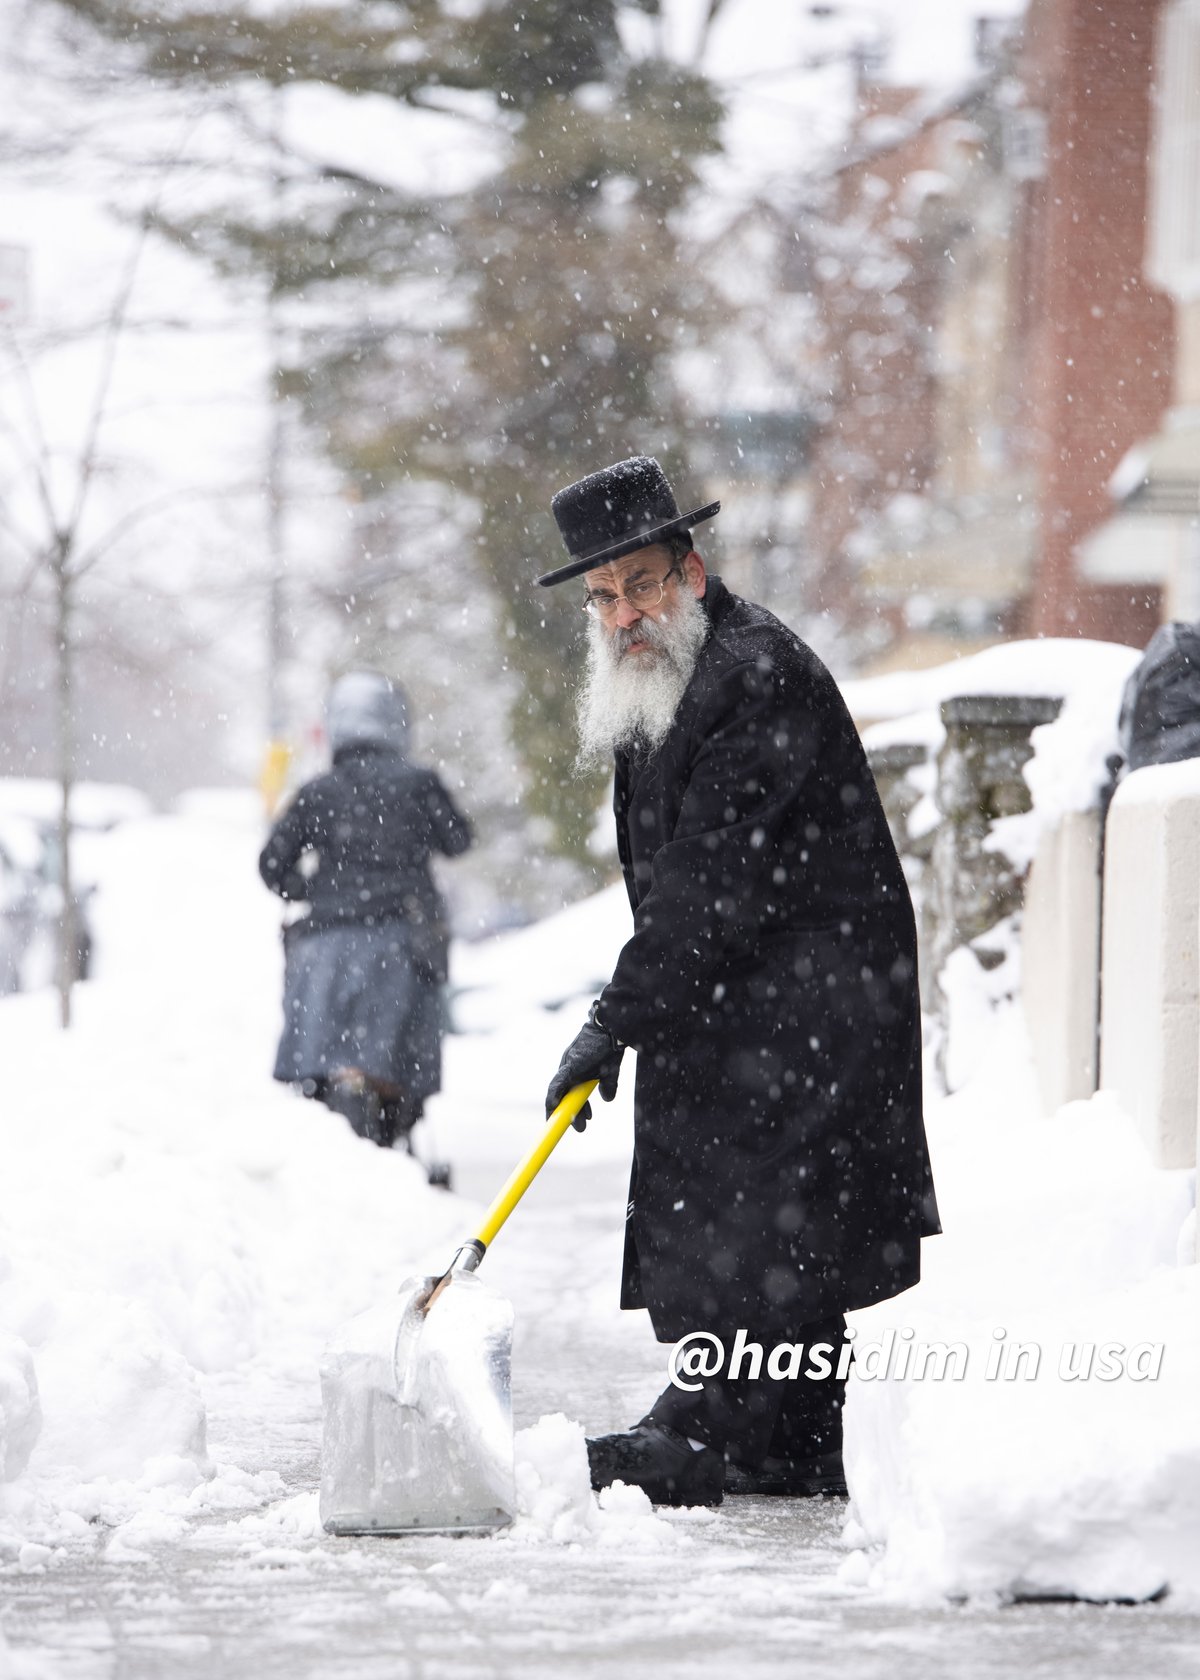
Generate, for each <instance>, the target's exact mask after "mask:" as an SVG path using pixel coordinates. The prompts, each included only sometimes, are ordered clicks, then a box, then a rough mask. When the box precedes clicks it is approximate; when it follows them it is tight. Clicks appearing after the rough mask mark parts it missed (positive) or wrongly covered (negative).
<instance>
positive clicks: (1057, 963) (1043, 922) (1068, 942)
mask: <svg viewBox="0 0 1200 1680" xmlns="http://www.w3.org/2000/svg"><path fill="white" fill-rule="evenodd" d="M1099 969H1100V818H1099V814H1098V813H1097V812H1095V811H1072V812H1069V813H1068V814H1067V815H1066V817H1065V818H1064V820H1063V821H1062V822H1061V823H1059V824H1058V825H1057V826H1056V827H1054V828H1053V829H1051V830H1049V831H1048V832H1047V833H1045V834H1043V835H1042V838H1041V840H1040V841H1039V843H1038V849H1037V855H1036V856H1035V858H1034V860H1033V867H1032V868H1031V870H1030V872H1029V880H1028V882H1027V884H1026V888H1025V910H1024V914H1023V917H1022V922H1021V1003H1022V1006H1023V1008H1024V1011H1025V1019H1026V1022H1027V1025H1028V1028H1029V1039H1030V1043H1031V1045H1032V1049H1033V1061H1034V1069H1035V1071H1036V1073H1037V1080H1038V1089H1039V1090H1040V1092H1041V1096H1042V1102H1043V1104H1044V1107H1045V1111H1046V1113H1047V1114H1053V1113H1054V1112H1055V1110H1056V1109H1058V1108H1061V1107H1062V1105H1063V1103H1067V1102H1076V1101H1079V1100H1081V1099H1085V1098H1087V1097H1090V1096H1091V1095H1092V1093H1093V1091H1095V1089H1096V1074H1097V1068H1096V1062H1097V1047H1096V1025H1097V1019H1096V1018H1097V1012H1098V1003H1099Z"/></svg>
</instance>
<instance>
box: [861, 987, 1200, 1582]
mask: <svg viewBox="0 0 1200 1680" xmlns="http://www.w3.org/2000/svg"><path fill="white" fill-rule="evenodd" d="M1022 1065H1023V1059H1022V1055H1021V1044H1020V1035H1019V1022H1018V1020H1017V1017H1016V1011H1015V1010H1014V1009H1012V1008H1009V1009H1006V1010H1003V1011H1001V1016H1000V1018H999V1020H998V1022H997V1030H996V1035H995V1039H994V1044H993V1055H992V1057H991V1059H990V1060H989V1061H988V1063H987V1064H986V1065H985V1066H983V1067H981V1068H980V1070H979V1072H978V1073H977V1075H976V1077H975V1079H974V1080H973V1081H972V1082H971V1084H970V1085H969V1086H968V1087H966V1088H965V1089H964V1090H962V1091H959V1092H958V1093H956V1095H955V1096H953V1097H951V1098H948V1099H946V1100H945V1101H944V1102H943V1103H941V1104H940V1105H939V1106H938V1107H937V1108H936V1109H935V1110H934V1112H933V1113H932V1114H931V1116H930V1143H931V1148H932V1151H933V1157H934V1173H935V1178H936V1181H937V1187H938V1195H939V1200H940V1203H941V1210H942V1220H943V1225H944V1227H945V1233H944V1235H942V1236H941V1237H938V1238H936V1239H933V1240H931V1241H929V1242H927V1243H926V1244H925V1245H924V1254H923V1270H924V1275H923V1278H922V1281H921V1283H920V1284H919V1285H917V1287H916V1288H914V1289H912V1290H909V1291H908V1292H907V1293H906V1294H904V1295H902V1296H899V1297H898V1298H897V1299H895V1300H894V1301H889V1302H885V1303H883V1304H881V1305H880V1306H878V1307H875V1308H872V1309H871V1310H870V1311H869V1312H864V1313H859V1314H855V1315H854V1324H855V1328H856V1331H857V1346H858V1348H859V1349H860V1350H862V1349H864V1348H865V1347H867V1346H869V1345H871V1344H873V1343H881V1344H882V1345H883V1348H884V1350H885V1354H886V1349H887V1347H888V1346H889V1345H890V1347H891V1349H892V1360H891V1363H890V1367H888V1369H889V1370H890V1375H888V1376H886V1377H885V1378H884V1380H870V1381H868V1380H856V1381H854V1382H852V1383H851V1386H850V1392H849V1396H848V1401H847V1409H846V1465H847V1475H848V1479H849V1485H850V1490H851V1495H852V1499H853V1508H852V1521H851V1524H850V1527H849V1530H848V1533H849V1536H850V1538H851V1539H852V1540H853V1541H855V1542H856V1543H861V1544H862V1545H864V1546H865V1547H867V1548H868V1551H867V1559H868V1562H869V1567H864V1565H863V1560H862V1558H861V1557H855V1558H853V1559H852V1560H850V1561H849V1563H848V1565H847V1579H848V1580H855V1581H859V1582H860V1583H861V1582H863V1581H865V1582H868V1583H869V1584H871V1585H873V1586H875V1587H877V1588H879V1589H881V1590H883V1591H885V1592H886V1593H888V1594H889V1595H891V1596H893V1597H897V1598H903V1599H905V1600H914V1599H915V1600H918V1601H921V1600H925V1601H929V1600H935V1599H938V1598H941V1597H943V1596H947V1595H948V1596H952V1597H959V1596H978V1595H1000V1596H1002V1597H1021V1596H1044V1595H1050V1596H1058V1595H1068V1596H1077V1597H1080V1598H1091V1599H1144V1598H1148V1597H1152V1596H1154V1595H1155V1594H1157V1593H1158V1592H1160V1591H1162V1590H1163V1589H1164V1588H1166V1587H1169V1588H1170V1589H1171V1590H1172V1591H1174V1592H1182V1593H1185V1594H1188V1595H1192V1594H1196V1595H1200V1503H1198V1501H1197V1493H1198V1491H1200V1332H1198V1328H1197V1327H1198V1324H1200V1269H1198V1268H1197V1267H1196V1266H1195V1265H1186V1264H1183V1265H1181V1264H1178V1261H1179V1258H1180V1253H1181V1244H1180V1241H1179V1239H1180V1233H1181V1230H1182V1229H1183V1228H1184V1226H1185V1223H1186V1222H1187V1221H1188V1220H1189V1216H1190V1211H1191V1208H1192V1203H1193V1199H1194V1186H1193V1175H1192V1174H1191V1173H1186V1172H1161V1171H1158V1170H1156V1169H1155V1168H1154V1167H1152V1166H1151V1164H1150V1161H1149V1158H1148V1156H1147V1155H1146V1152H1145V1150H1144V1148H1143V1146H1142V1144H1141V1142H1140V1140H1139V1138H1138V1137H1137V1134H1136V1132H1135V1129H1134V1127H1133V1125H1132V1122H1131V1121H1130V1120H1129V1119H1128V1118H1127V1117H1126V1116H1125V1115H1123V1114H1122V1113H1121V1112H1120V1110H1119V1109H1118V1108H1117V1106H1116V1104H1115V1103H1114V1102H1113V1100H1112V1099H1111V1098H1110V1097H1107V1096H1105V1095H1100V1096H1097V1097H1095V1098H1093V1099H1092V1100H1091V1101H1090V1102H1088V1103H1075V1104H1071V1105H1069V1106H1068V1107H1067V1108H1064V1109H1063V1110H1062V1111H1061V1112H1060V1113H1059V1114H1058V1115H1056V1116H1055V1117H1054V1118H1053V1119H1050V1120H1042V1119H1038V1118H1036V1110H1032V1111H1030V1110H1028V1109H1026V1110H1024V1111H1023V1110H1022V1107H1021V1104H1020V1084H1019V1082H1018V1080H1017V1079H1014V1078H1013V1077H1012V1073H1011V1071H1007V1070H1012V1069H1016V1070H1017V1072H1018V1074H1019V1073H1020V1070H1021V1068H1022ZM1030 1112H1032V1113H1033V1114H1034V1116H1035V1117H1034V1118H1027V1117H1026V1115H1028V1114H1029V1113H1030ZM1190 1253H1191V1251H1190V1250H1189V1251H1188V1254H1187V1256H1186V1257H1188V1258H1190ZM889 1332H890V1341H889ZM906 1344H907V1347H908V1355H907V1365H908V1369H907V1371H906V1373H905V1374H904V1375H903V1376H901V1375H899V1374H898V1372H899V1371H901V1370H904V1364H899V1365H898V1363H897V1362H898V1361H900V1360H901V1359H902V1355H901V1351H900V1350H901V1348H902V1347H904V1346H905V1345H906ZM1024 1344H1029V1345H1030V1347H1031V1348H1036V1349H1037V1350H1038V1352H1037V1368H1036V1373H1032V1372H1031V1366H1032V1364H1033V1360H1034V1354H1033V1353H1032V1351H1031V1352H1028V1353H1024V1354H1019V1353H1016V1352H1015V1351H1014V1350H1015V1349H1016V1348H1017V1347H1018V1346H1019V1345H1024ZM1106 1344H1108V1346H1109V1352H1108V1354H1107V1355H1104V1354H1103V1349H1104V1347H1105V1345H1106ZM954 1347H957V1348H959V1349H961V1353H960V1354H955V1355H951V1354H950V1353H949V1352H946V1353H945V1354H944V1355H939V1354H938V1352H937V1350H938V1349H947V1350H948V1349H951V1348H954ZM921 1349H925V1350H931V1351H927V1352H926V1353H925V1354H923V1355H918V1350H921ZM1089 1349H1090V1351H1089ZM876 1357H880V1356H878V1355H877V1356H876ZM920 1360H923V1361H925V1363H924V1374H923V1375H922V1374H920V1372H921V1370H922V1365H921V1363H919V1361H920ZM939 1364H940V1368H941V1371H942V1374H941V1376H940V1377H939V1375H938V1371H939ZM1073 1372H1076V1373H1079V1374H1076V1375H1072V1373H1073ZM1085 1372H1086V1373H1087V1374H1086V1375H1085V1374H1084V1373H1085ZM914 1373H917V1374H916V1375H915V1376H914Z"/></svg>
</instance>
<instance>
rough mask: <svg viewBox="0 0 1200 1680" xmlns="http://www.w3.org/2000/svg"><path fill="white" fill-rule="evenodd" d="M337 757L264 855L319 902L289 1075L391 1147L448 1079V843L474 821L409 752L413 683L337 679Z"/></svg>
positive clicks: (305, 791)
mask: <svg viewBox="0 0 1200 1680" xmlns="http://www.w3.org/2000/svg"><path fill="white" fill-rule="evenodd" d="M326 730H327V735H328V739H329V748H330V752H331V754H332V758H333V764H332V767H331V768H330V769H329V770H328V771H326V772H325V773H324V774H323V775H320V776H317V777H315V778H314V779H313V780H311V781H309V782H306V783H305V784H304V786H303V787H301V788H300V790H299V792H298V793H297V794H296V797H295V798H294V799H293V800H292V802H291V804H290V805H289V806H288V808H287V809H286V810H285V811H284V812H283V814H282V815H281V816H280V817H279V819H278V820H277V821H276V823H275V826H274V828H273V829H272V831H271V834H270V837H269V839H268V840H267V843H266V845H265V846H264V848H263V851H262V854H261V856H260V858H259V863H258V867H259V873H260V874H261V876H262V878H263V880H264V881H265V882H266V884H267V886H268V887H270V889H271V891H272V892H275V893H278V894H279V896H280V897H281V898H282V899H284V900H285V901H286V902H288V903H299V904H303V905H304V906H305V907H306V913H305V914H303V915H301V916H300V917H298V918H297V919H296V920H295V921H293V922H291V923H290V924H289V925H288V926H287V927H286V928H285V929H284V947H285V952H286V961H285V972H284V996H283V1011H284V1023H283V1035H282V1037H281V1039H280V1041H279V1050H278V1054H277V1055H276V1058H275V1070H274V1071H275V1078H276V1079H280V1080H284V1081H286V1082H287V1083H289V1084H295V1085H299V1086H300V1088H301V1090H302V1091H303V1092H304V1094H305V1095H306V1096H311V1097H317V1098H319V1099H320V1100H321V1101H322V1102H324V1103H325V1104H326V1105H327V1106H328V1107H329V1108H331V1109H333V1110H334V1111H335V1112H336V1113H338V1114H343V1115H345V1117H346V1119H347V1120H349V1122H350V1124H351V1125H352V1126H353V1128H354V1130H355V1131H356V1132H357V1133H358V1134H359V1136H360V1137H365V1138H370V1139H371V1140H372V1142H374V1143H377V1144H379V1145H380V1146H381V1147H382V1148H385V1149H387V1148H390V1147H391V1146H392V1144H393V1143H394V1142H396V1141H397V1140H403V1141H404V1142H405V1144H406V1145H407V1146H408V1147H409V1148H410V1149H411V1142H410V1133H411V1131H412V1128H413V1126H414V1125H415V1124H416V1122H417V1121H418V1120H419V1119H420V1117H421V1114H422V1111H423V1108H424V1104H425V1099H426V1098H427V1097H429V1096H431V1095H432V1094H433V1092H435V1091H437V1090H438V1089H440V1086H441V1061H442V1042H441V1041H442V1000H441V987H442V984H443V983H444V981H445V979H446V972H447V955H448V948H449V930H448V927H447V922H446V907H445V904H444V902H443V900H442V896H441V894H440V892H439V891H438V889H437V887H436V885H435V884H434V880H433V876H432V874H431V872H430V867H429V860H430V857H431V856H432V854H433V853H434V852H440V853H441V854H442V855H443V856H445V857H457V856H459V855H460V854H461V853H462V852H465V851H466V850H467V848H468V847H469V846H470V844H471V838H472V836H471V828H470V824H469V823H468V822H467V820H466V818H465V817H464V816H463V815H462V813H461V812H460V811H459V810H458V809H457V807H456V806H455V804H454V801H453V800H452V799H451V797H450V795H449V793H448V792H447V791H446V788H445V787H444V785H443V783H442V781H441V779H440V777H439V776H438V774H437V772H436V771H434V770H432V769H430V768H428V767H427V766H424V765H418V764H414V763H413V762H412V760H411V759H410V757H409V724H408V707H407V704H406V701H405V698H404V695H403V693H402V691H401V690H400V689H399V688H398V687H397V686H396V685H395V684H394V683H393V682H392V681H391V680H390V679H389V678H388V677H386V676H383V675H382V674H381V673H379V672H376V671H351V672H348V673H347V674H346V675H345V676H343V677H340V678H339V679H338V680H337V681H336V682H335V683H334V685H333V688H332V690H331V691H330V695H329V701H328V705H327V712H326Z"/></svg>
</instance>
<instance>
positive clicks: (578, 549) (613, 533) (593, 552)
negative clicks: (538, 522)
mask: <svg viewBox="0 0 1200 1680" xmlns="http://www.w3.org/2000/svg"><path fill="white" fill-rule="evenodd" d="M720 507H721V504H720V502H709V503H708V504H707V506H706V507H700V508H693V509H692V510H691V511H690V512H689V513H680V511H679V507H678V504H677V503H676V501H675V493H674V491H673V490H672V489H671V486H670V485H669V484H668V482H667V475H666V473H665V472H664V471H663V470H662V468H661V467H660V466H659V464H658V462H657V461H656V460H655V459H654V457H653V456H652V455H631V456H630V458H629V459H628V460H627V461H618V462H616V464H615V465H614V466H611V467H605V468H603V470H602V471H600V472H595V473H590V474H589V475H588V477H587V478H581V479H579V480H578V481H577V482H576V483H575V484H568V485H567V487H566V489H565V490H560V491H559V492H558V494H557V496H555V497H554V499H553V501H552V502H551V503H550V508H551V511H552V512H553V514H554V517H555V519H556V520H557V521H558V528H559V531H560V532H561V533H562V540H563V542H564V543H565V544H566V548H567V553H568V554H569V555H570V556H571V563H570V565H569V566H560V567H559V568H558V570H557V571H554V572H546V573H545V574H544V575H543V576H542V577H540V578H539V579H538V582H539V583H540V584H551V583H564V582H565V581H566V579H567V578H573V577H578V576H579V574H580V573H581V572H590V571H591V570H592V569H593V567H595V566H603V565H605V564H607V562H608V561H609V560H617V559H619V558H620V557H621V555H622V554H632V553H633V551H634V549H637V548H648V547H649V546H650V544H651V543H656V542H661V541H662V540H663V538H664V537H667V536H670V534H671V532H672V531H690V530H691V528H692V526H693V525H698V524H699V523H700V521H701V520H702V519H711V518H712V516H713V514H714V513H717V512H719V511H720Z"/></svg>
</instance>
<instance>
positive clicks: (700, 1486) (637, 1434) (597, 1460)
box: [587, 1418, 725, 1505]
mask: <svg viewBox="0 0 1200 1680" xmlns="http://www.w3.org/2000/svg"><path fill="white" fill-rule="evenodd" d="M587 1454H588V1467H589V1469H590V1470H591V1473H592V1486H593V1487H594V1488H597V1489H599V1488H605V1487H608V1486H609V1484H610V1483H611V1482H628V1483H629V1484H630V1486H631V1487H640V1488H642V1489H643V1490H644V1491H645V1492H646V1493H647V1494H649V1496H650V1498H651V1500H652V1501H653V1502H654V1504H656V1505H719V1504H720V1503H721V1495H722V1489H723V1487H724V1483H725V1455H724V1454H723V1453H719V1452H717V1451H716V1449H715V1448H714V1447H701V1448H700V1449H699V1450H697V1449H696V1448H694V1447H693V1446H692V1445H691V1444H690V1442H689V1441H688V1438H687V1436H686V1435H681V1434H680V1433H679V1431H678V1430H677V1429H669V1428H667V1426H666V1425H665V1424H661V1423H654V1422H652V1421H651V1420H650V1419H649V1418H643V1420H642V1422H641V1423H638V1424H635V1425H634V1427H633V1428H632V1429H630V1430H627V1431H626V1432H625V1433H624V1434H622V1435H599V1436H597V1437H596V1439H595V1440H592V1441H589V1442H588V1443H587Z"/></svg>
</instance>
